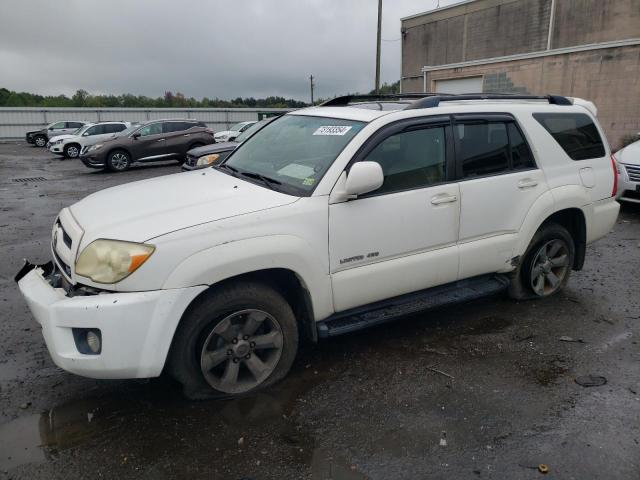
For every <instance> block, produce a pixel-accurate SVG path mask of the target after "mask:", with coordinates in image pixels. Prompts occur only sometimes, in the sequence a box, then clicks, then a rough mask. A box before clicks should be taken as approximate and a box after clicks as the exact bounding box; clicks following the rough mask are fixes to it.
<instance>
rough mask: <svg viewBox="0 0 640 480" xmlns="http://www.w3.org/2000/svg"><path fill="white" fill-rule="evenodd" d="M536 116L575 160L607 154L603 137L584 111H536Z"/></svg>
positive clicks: (534, 115) (534, 116)
mask: <svg viewBox="0 0 640 480" xmlns="http://www.w3.org/2000/svg"><path fill="white" fill-rule="evenodd" d="M533 118H535V119H536V120H537V121H538V123H540V125H542V126H543V127H544V128H545V130H547V132H549V133H550V134H551V136H552V137H553V138H554V139H555V141H556V142H558V144H559V145H560V146H561V147H562V149H563V150H564V151H565V152H566V153H567V155H569V157H570V158H571V159H573V160H587V159H589V158H600V157H604V156H605V151H604V145H603V143H602V138H600V134H599V133H598V129H597V128H596V126H595V124H594V123H593V121H592V120H591V118H590V117H589V116H588V115H585V114H584V113H534V114H533Z"/></svg>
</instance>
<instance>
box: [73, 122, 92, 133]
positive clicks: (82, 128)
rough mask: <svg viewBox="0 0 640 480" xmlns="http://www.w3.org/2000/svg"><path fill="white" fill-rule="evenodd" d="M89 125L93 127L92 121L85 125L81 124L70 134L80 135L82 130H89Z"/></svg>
mask: <svg viewBox="0 0 640 480" xmlns="http://www.w3.org/2000/svg"><path fill="white" fill-rule="evenodd" d="M90 127H93V123H87V124H86V125H83V126H82V127H80V128H79V129H77V130H76V131H75V132H73V133H72V135H82V134H83V133H84V132H86V131H87V130H89V128H90Z"/></svg>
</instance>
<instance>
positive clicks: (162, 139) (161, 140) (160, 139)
mask: <svg viewBox="0 0 640 480" xmlns="http://www.w3.org/2000/svg"><path fill="white" fill-rule="evenodd" d="M165 140H166V138H159V139H158V141H159V142H164V141H165Z"/></svg>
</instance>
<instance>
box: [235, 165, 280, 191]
mask: <svg viewBox="0 0 640 480" xmlns="http://www.w3.org/2000/svg"><path fill="white" fill-rule="evenodd" d="M232 168H233V167H232ZM241 175H244V176H245V177H249V178H255V179H257V180H261V181H262V183H264V184H265V185H266V186H267V187H269V188H270V189H271V190H275V188H273V185H282V182H281V181H279V180H276V179H274V178H269V177H265V176H264V175H260V174H259V173H253V172H241Z"/></svg>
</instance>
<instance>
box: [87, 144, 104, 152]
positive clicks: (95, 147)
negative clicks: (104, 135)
mask: <svg viewBox="0 0 640 480" xmlns="http://www.w3.org/2000/svg"><path fill="white" fill-rule="evenodd" d="M99 148H102V143H96V144H95V145H91V146H90V147H89V148H88V149H87V152H90V151H92V150H98V149H99Z"/></svg>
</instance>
